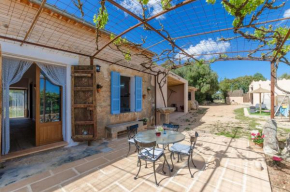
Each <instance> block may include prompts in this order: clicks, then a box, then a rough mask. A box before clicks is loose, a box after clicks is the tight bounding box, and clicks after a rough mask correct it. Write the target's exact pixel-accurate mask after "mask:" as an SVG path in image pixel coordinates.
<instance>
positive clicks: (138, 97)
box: [135, 76, 142, 111]
mask: <svg viewBox="0 0 290 192" xmlns="http://www.w3.org/2000/svg"><path fill="white" fill-rule="evenodd" d="M135 108H136V111H142V77H138V76H135Z"/></svg>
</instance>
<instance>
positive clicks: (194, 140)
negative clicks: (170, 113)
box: [190, 132, 199, 151]
mask: <svg viewBox="0 0 290 192" xmlns="http://www.w3.org/2000/svg"><path fill="white" fill-rule="evenodd" d="M198 136H199V135H198V132H195V134H194V136H190V145H191V149H190V150H191V151H192V150H193V149H194V147H195V144H196V142H197V138H198Z"/></svg>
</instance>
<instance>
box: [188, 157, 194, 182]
mask: <svg viewBox="0 0 290 192" xmlns="http://www.w3.org/2000/svg"><path fill="white" fill-rule="evenodd" d="M189 160H190V155H188V160H187V166H188V170H189V173H190V176H191V178H193V175H192V174H191V170H190V164H189Z"/></svg>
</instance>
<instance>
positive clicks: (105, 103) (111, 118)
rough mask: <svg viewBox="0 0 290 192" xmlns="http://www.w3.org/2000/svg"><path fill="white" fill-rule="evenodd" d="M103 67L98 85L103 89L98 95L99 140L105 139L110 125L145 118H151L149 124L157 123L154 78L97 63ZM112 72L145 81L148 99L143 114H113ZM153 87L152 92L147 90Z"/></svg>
mask: <svg viewBox="0 0 290 192" xmlns="http://www.w3.org/2000/svg"><path fill="white" fill-rule="evenodd" d="M95 64H98V65H100V66H101V72H99V73H97V76H96V81H97V84H101V85H102V86H103V88H102V89H101V92H100V93H97V122H98V124H97V129H98V138H103V137H105V126H106V125H110V124H117V123H123V122H128V121H135V120H137V119H142V118H144V117H147V118H149V122H148V124H149V125H150V124H151V123H152V122H153V123H154V122H155V112H154V111H155V87H154V76H152V75H149V74H146V73H142V72H138V71H135V70H131V69H126V68H124V67H119V66H116V65H108V64H103V63H100V62H98V63H96V62H95ZM111 71H116V72H119V73H120V74H121V75H126V76H132V77H133V76H140V77H142V80H143V84H142V87H143V92H142V94H146V98H145V99H144V98H143V107H142V111H141V112H128V113H121V114H118V115H112V114H111V99H110V98H111ZM147 87H151V91H148V90H147Z"/></svg>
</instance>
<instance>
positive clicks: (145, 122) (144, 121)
mask: <svg viewBox="0 0 290 192" xmlns="http://www.w3.org/2000/svg"><path fill="white" fill-rule="evenodd" d="M148 120H149V119H148V118H143V119H140V120H139V121H143V125H147V122H148Z"/></svg>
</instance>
